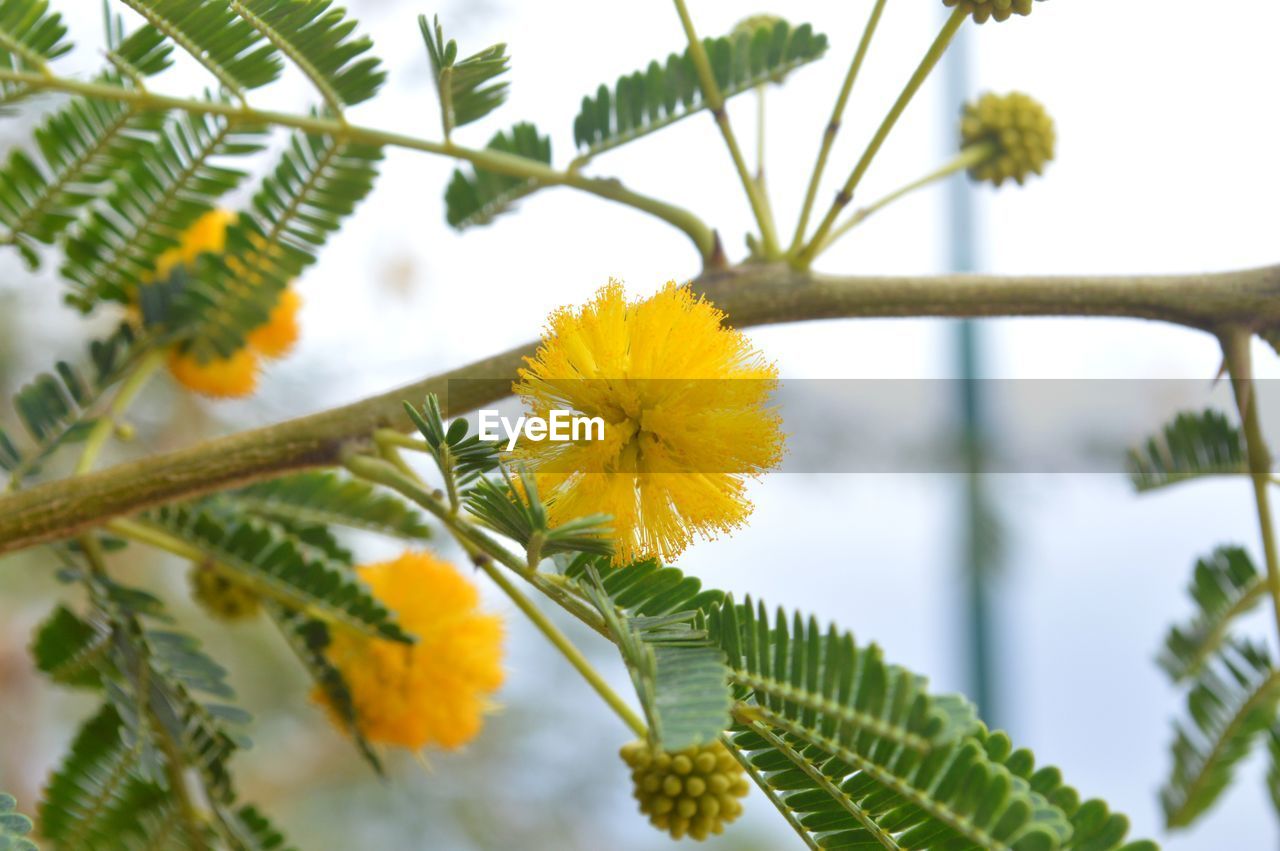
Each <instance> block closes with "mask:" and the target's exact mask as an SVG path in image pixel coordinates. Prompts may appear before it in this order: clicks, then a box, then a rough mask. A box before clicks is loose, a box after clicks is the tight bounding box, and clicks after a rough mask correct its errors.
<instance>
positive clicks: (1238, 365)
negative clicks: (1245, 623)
mask: <svg viewBox="0 0 1280 851" xmlns="http://www.w3.org/2000/svg"><path fill="white" fill-rule="evenodd" d="M1219 339H1220V340H1221V342H1222V354H1223V356H1224V357H1225V358H1226V362H1227V370H1228V371H1229V372H1230V373H1231V386H1232V389H1233V390H1234V391H1235V397H1236V407H1237V408H1238V409H1239V411H1240V420H1241V422H1242V423H1243V425H1244V440H1245V451H1246V452H1247V453H1248V457H1249V472H1250V476H1251V478H1252V479H1253V496H1254V502H1255V503H1256V505H1257V509H1258V525H1259V528H1260V532H1261V534H1262V552H1263V556H1264V558H1265V559H1266V563H1267V589H1268V591H1269V592H1270V594H1271V603H1272V609H1273V614H1274V615H1275V621H1276V631H1277V633H1280V551H1278V549H1277V545H1276V530H1275V521H1274V520H1273V518H1272V516H1271V494H1270V492H1269V490H1268V484H1269V483H1270V481H1271V450H1270V449H1269V448H1268V447H1267V443H1266V438H1265V437H1264V436H1263V433H1262V417H1261V415H1260V414H1259V413H1258V407H1259V406H1258V387H1257V385H1256V384H1255V383H1254V380H1253V362H1252V356H1251V353H1250V351H1249V345H1250V343H1251V341H1252V339H1253V335H1252V334H1251V333H1250V332H1249V331H1248V330H1247V329H1245V328H1238V327H1233V328H1228V329H1226V330H1224V331H1223V332H1222V333H1221V334H1220V335H1219Z"/></svg>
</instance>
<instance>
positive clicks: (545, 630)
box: [480, 559, 649, 739]
mask: <svg viewBox="0 0 1280 851" xmlns="http://www.w3.org/2000/svg"><path fill="white" fill-rule="evenodd" d="M480 569H481V570H483V571H484V572H485V573H486V574H488V576H489V578H490V579H492V580H493V581H494V583H495V584H496V585H497V586H498V587H499V588H501V589H502V590H503V592H504V593H505V594H506V595H507V596H508V597H510V598H511V602H513V603H515V604H516V607H517V608H518V609H520V611H521V612H523V613H524V615H525V617H527V618H528V619H529V620H530V621H532V622H533V625H534V626H536V627H537V628H538V630H539V631H540V632H541V633H542V634H543V635H545V636H546V637H547V640H548V641H550V642H551V643H552V644H553V645H555V648H556V649H557V650H559V651H560V654H561V655H562V656H564V658H565V659H567V660H568V662H569V664H570V665H572V666H573V667H574V670H576V671H577V672H578V673H579V674H581V675H582V678H583V679H584V680H586V681H587V684H588V685H590V686H591V687H592V688H593V689H595V691H596V694H598V695H600V697H601V698H602V699H603V700H604V702H605V703H607V704H609V707H610V708H611V709H612V710H613V711H614V712H616V713H617V715H618V717H619V718H621V719H622V720H623V722H624V723H625V724H626V725H627V726H628V727H630V728H631V731H632V732H633V733H635V734H636V735H637V736H639V737H640V738H642V739H643V738H644V737H645V736H647V735H648V734H649V733H648V729H647V728H646V727H645V724H644V721H642V720H641V719H640V716H639V715H636V713H635V712H634V711H633V710H632V709H631V707H630V706H628V705H627V704H626V702H625V701H623V699H622V698H621V697H619V696H618V694H617V693H616V692H615V691H614V690H613V689H611V688H609V684H608V683H606V682H605V681H604V679H603V678H602V677H601V676H600V673H599V672H598V671H596V669H595V668H593V667H592V666H591V663H590V662H588V661H587V659H586V657H585V656H583V655H582V652H581V651H579V650H578V648H577V647H575V646H574V644H573V642H571V641H570V640H569V639H568V637H567V636H565V634H564V633H563V632H561V631H560V630H559V629H557V628H556V625H555V624H553V623H552V622H551V621H550V620H548V619H547V616H546V615H544V614H543V613H542V612H541V611H540V610H539V609H538V607H537V606H535V605H533V601H531V600H530V599H529V598H528V597H526V596H525V595H524V594H521V593H520V590H519V589H518V588H516V587H515V585H514V584H512V582H511V580H510V579H508V578H507V577H506V574H504V573H503V572H502V571H501V570H499V569H498V568H497V567H496V566H495V565H494V563H493V562H492V561H491V560H489V559H481V560H480Z"/></svg>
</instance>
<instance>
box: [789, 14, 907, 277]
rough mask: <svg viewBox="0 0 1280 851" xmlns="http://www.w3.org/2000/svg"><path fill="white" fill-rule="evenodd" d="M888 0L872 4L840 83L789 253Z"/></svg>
mask: <svg viewBox="0 0 1280 851" xmlns="http://www.w3.org/2000/svg"><path fill="white" fill-rule="evenodd" d="M884 4H885V0H876V4H875V6H873V7H872V8H871V17H870V18H869V19H868V20H867V25H866V27H865V28H863V30H862V39H861V40H860V41H859V42H858V50H857V52H856V53H854V54H853V61H851V62H850V63H849V70H848V72H847V73H846V74H845V75H844V85H842V86H841V87H840V94H839V95H838V96H837V97H836V105H835V106H834V107H833V108H832V110H831V118H830V119H829V120H828V121H827V128H826V130H824V131H823V133H822V147H821V148H819V149H818V159H817V162H815V163H814V164H813V175H812V176H811V177H810V178H809V188H808V189H807V190H806V191H805V193H804V204H803V205H802V206H801V207H800V220H799V221H798V222H796V233H795V236H793V237H792V238H791V248H790V250H789V251H788V253H789V254H795V253H797V252H798V251H799V250H800V247H801V246H802V245H803V244H804V232H805V230H806V229H807V228H808V227H809V215H810V214H811V213H812V212H813V202H814V199H815V198H816V197H817V195H818V185H819V184H820V183H821V182H822V172H823V171H824V170H825V169H826V167H827V157H828V156H830V154H831V146H832V145H833V144H835V141H836V134H837V133H839V132H840V121H841V117H842V116H843V115H844V108H845V105H846V104H848V102H849V95H850V93H851V92H852V91H853V84H854V83H855V82H856V81H857V79H858V72H859V71H861V70H862V62H863V60H864V59H866V57H867V50H868V48H870V47H871V39H872V38H873V37H874V36H875V34H876V28H877V27H878V26H879V25H880V14H881V12H883V11H884Z"/></svg>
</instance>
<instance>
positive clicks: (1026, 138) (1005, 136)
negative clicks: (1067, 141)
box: [960, 92, 1057, 186]
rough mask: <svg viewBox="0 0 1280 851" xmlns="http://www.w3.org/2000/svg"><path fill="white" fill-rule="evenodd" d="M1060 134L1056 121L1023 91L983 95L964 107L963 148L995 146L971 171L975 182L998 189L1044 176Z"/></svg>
mask: <svg viewBox="0 0 1280 851" xmlns="http://www.w3.org/2000/svg"><path fill="white" fill-rule="evenodd" d="M1056 143H1057V134H1056V132H1055V130H1054V126H1053V119H1052V118H1050V117H1049V113H1048V112H1046V111H1045V108H1044V107H1043V106H1041V105H1040V103H1039V101H1037V100H1035V99H1034V98H1032V97H1031V96H1030V95H1025V94H1023V93H1022V92H1010V93H1009V94H1004V95H998V94H994V93H992V92H988V93H987V94H984V95H983V96H982V97H980V98H978V100H977V101H974V102H972V103H967V104H965V107H964V115H963V116H962V117H961V119H960V145H961V147H963V148H967V147H970V146H972V145H982V144H987V145H991V146H992V149H993V150H992V154H991V156H990V157H987V158H986V159H984V160H983V161H982V162H980V163H978V164H977V165H975V166H973V167H971V168H970V169H969V176H970V177H972V178H973V179H974V180H985V181H988V182H990V183H993V184H995V185H996V186H999V185H1000V184H1001V183H1004V182H1005V181H1006V180H1013V181H1015V182H1017V183H1018V184H1019V185H1021V184H1022V182H1023V181H1024V180H1026V179H1027V177H1029V176H1030V175H1032V174H1042V173H1043V172H1044V167H1045V165H1046V164H1047V163H1049V162H1050V161H1051V160H1052V159H1053V153H1054V147H1055V145H1056Z"/></svg>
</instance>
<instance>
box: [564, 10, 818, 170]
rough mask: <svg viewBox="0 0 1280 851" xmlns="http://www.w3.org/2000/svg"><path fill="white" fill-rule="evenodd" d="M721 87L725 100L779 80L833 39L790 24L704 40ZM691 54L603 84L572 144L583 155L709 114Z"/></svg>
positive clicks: (585, 103)
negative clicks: (691, 116) (688, 118)
mask: <svg viewBox="0 0 1280 851" xmlns="http://www.w3.org/2000/svg"><path fill="white" fill-rule="evenodd" d="M703 46H704V48H705V49H706V52H707V57H708V58H709V59H710V61H711V69H712V72H713V73H714V75H715V78H716V84H717V85H718V86H719V88H720V92H721V94H722V95H724V97H725V98H729V97H732V96H734V95H738V94H741V93H743V92H746V91H750V90H751V89H753V88H756V87H757V86H762V85H764V84H765V83H769V82H779V81H780V80H781V79H782V77H784V76H785V75H786V74H787V73H788V72H789V71H792V70H794V69H795V68H798V67H800V66H802V65H806V64H808V63H810V62H813V61H815V60H817V59H819V58H821V57H822V55H823V54H824V53H825V52H826V49H827V37H826V36H825V35H822V34H815V33H814V32H813V28H812V27H811V26H810V25H809V24H801V25H800V26H798V27H795V28H794V29H793V28H792V27H791V26H790V25H789V24H788V23H787V22H786V21H783V20H779V21H778V22H777V23H776V24H774V25H773V26H762V27H760V28H758V29H754V30H750V31H742V32H737V33H734V34H731V35H726V36H721V37H720V38H708V39H704V40H703ZM706 107H707V104H706V102H705V101H704V100H703V98H702V90H701V87H700V86H699V83H698V75H697V73H696V72H695V70H694V67H693V59H692V57H691V56H690V54H689V51H688V50H685V52H684V53H681V54H675V53H673V54H671V55H670V56H668V57H667V61H666V63H665V64H662V63H659V62H657V61H654V62H650V63H649V67H648V68H647V69H645V70H643V71H635V72H633V73H631V74H627V75H624V76H622V77H619V78H618V82H617V85H616V86H614V88H613V89H612V90H610V89H609V88H608V87H607V86H604V85H602V86H600V88H599V89H598V90H597V91H596V94H595V96H594V97H593V96H590V95H588V96H587V97H584V98H583V99H582V109H581V111H580V112H579V113H578V117H577V118H575V119H574V122H573V140H574V142H576V143H577V145H578V147H579V148H581V149H582V151H583V156H584V157H590V156H595V155H596V154H600V153H603V152H604V151H607V150H610V149H611V148H616V147H618V146H619V145H623V144H626V143H627V142H631V141H634V140H635V139H638V138H640V137H642V136H646V135H648V134H650V133H653V132H656V131H658V130H661V129H662V128H664V127H668V126H670V125H671V124H674V123H675V122H677V121H679V120H680V119H682V118H687V117H688V116H690V115H693V114H695V113H697V112H700V111H702V110H703V109H706Z"/></svg>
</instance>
